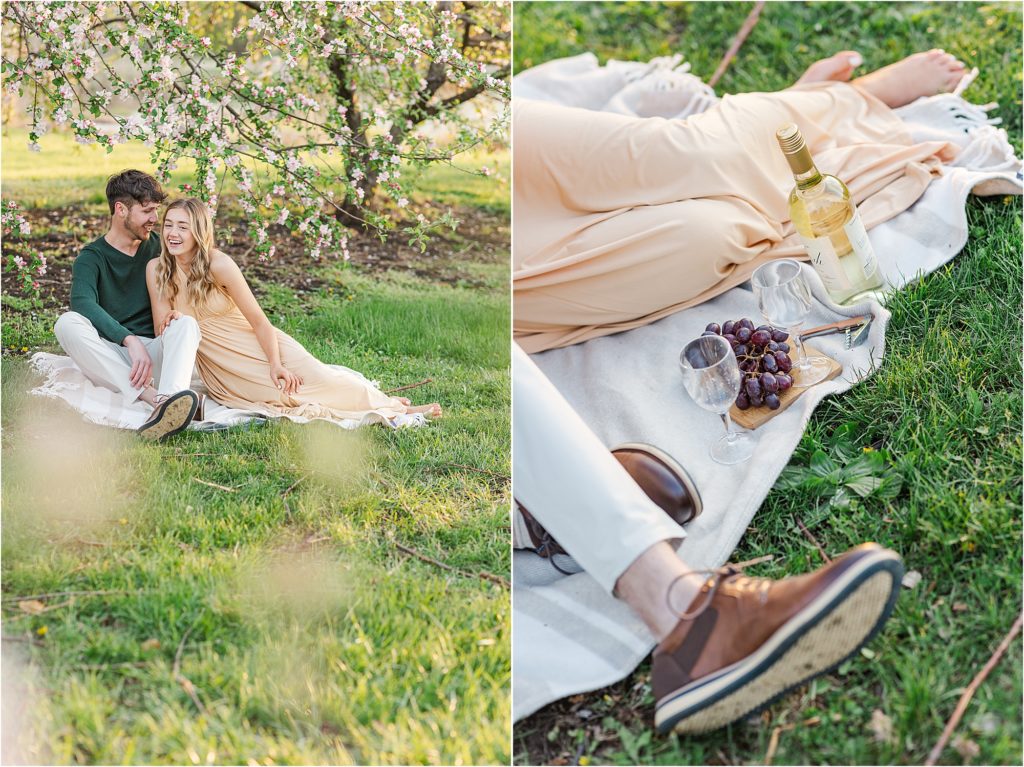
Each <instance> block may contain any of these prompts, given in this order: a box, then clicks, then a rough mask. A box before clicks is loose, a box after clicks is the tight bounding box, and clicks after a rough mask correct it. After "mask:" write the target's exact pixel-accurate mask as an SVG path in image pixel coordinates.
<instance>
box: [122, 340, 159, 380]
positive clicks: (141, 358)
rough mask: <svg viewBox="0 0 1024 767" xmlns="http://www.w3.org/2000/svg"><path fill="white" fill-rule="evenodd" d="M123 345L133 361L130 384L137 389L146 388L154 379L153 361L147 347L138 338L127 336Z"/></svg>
mask: <svg viewBox="0 0 1024 767" xmlns="http://www.w3.org/2000/svg"><path fill="white" fill-rule="evenodd" d="M121 345H122V346H124V348H126V349H127V350H128V358H129V359H130V360H131V361H132V370H131V373H129V374H128V381H129V383H131V385H132V386H134V387H135V388H136V389H141V388H143V387H145V386H146V385H147V384H148V383H149V379H150V378H152V377H153V360H151V359H150V358H149V352H147V351H146V345H145V344H144V343H142V341H140V340H139V338H138V336H125V339H124V341H122V342H121Z"/></svg>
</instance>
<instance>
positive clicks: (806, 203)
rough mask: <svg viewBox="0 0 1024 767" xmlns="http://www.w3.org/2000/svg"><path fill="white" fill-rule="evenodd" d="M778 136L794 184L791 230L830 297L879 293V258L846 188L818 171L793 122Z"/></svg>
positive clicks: (845, 298) (841, 298) (849, 298)
mask: <svg viewBox="0 0 1024 767" xmlns="http://www.w3.org/2000/svg"><path fill="white" fill-rule="evenodd" d="M775 137H776V138H777V139H778V140H779V146H781V147H782V152H783V154H785V155H786V160H788V161H789V167H790V168H791V169H792V170H793V176H794V178H795V179H796V186H795V187H793V191H792V192H790V195H789V212H790V216H791V218H792V219H793V225H794V226H795V227H796V231H797V233H798V234H799V235H800V239H801V240H803V243H804V246H805V247H806V248H807V252H808V254H809V255H810V257H811V263H812V264H813V265H814V269H815V271H816V272H817V273H818V275H819V276H820V277H821V281H822V282H823V283H825V288H826V289H827V290H828V292H829V295H831V296H832V298H833V299H834V300H835V301H836V303H840V304H841V303H845V302H850V301H853V300H856V299H857V298H858V297H860V296H861V295H862V294H864V293H867V292H869V291H872V290H875V289H876V288H880V287H881V286H882V275H881V273H880V272H879V270H878V259H877V258H875V251H874V249H873V248H872V247H871V241H870V240H869V239H868V233H867V230H865V229H864V223H863V222H862V221H861V220H860V214H858V213H857V206H856V205H854V203H853V200H851V199H850V190H849V189H847V188H846V184H844V183H843V182H842V181H840V180H839V179H838V178H836V177H835V176H830V175H828V174H827V173H821V172H820V171H819V170H818V169H817V168H816V167H815V166H814V160H812V159H811V153H810V150H808V148H807V144H806V143H804V137H803V134H802V133H800V129H799V128H798V127H797V126H796V125H794V124H793V123H787V124H786V125H783V126H782V127H781V128H779V129H778V131H776V133H775Z"/></svg>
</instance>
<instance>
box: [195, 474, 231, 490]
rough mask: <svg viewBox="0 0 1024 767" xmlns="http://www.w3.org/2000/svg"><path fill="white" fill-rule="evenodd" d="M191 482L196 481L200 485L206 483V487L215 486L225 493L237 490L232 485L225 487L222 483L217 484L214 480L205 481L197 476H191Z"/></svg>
mask: <svg viewBox="0 0 1024 767" xmlns="http://www.w3.org/2000/svg"><path fill="white" fill-rule="evenodd" d="M192 481H193V482H198V483H199V484H200V485H206V486H207V487H215V488H217V489H218V490H223V491H224V492H226V493H237V492H238V490H237V489H235V488H233V487H225V486H224V485H218V484H217V483H216V482H207V481H206V480H205V479H199V477H192Z"/></svg>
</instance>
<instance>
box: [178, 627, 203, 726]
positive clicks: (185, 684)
mask: <svg viewBox="0 0 1024 767" xmlns="http://www.w3.org/2000/svg"><path fill="white" fill-rule="evenodd" d="M195 627H196V624H194V623H193V624H192V625H191V626H189V627H188V631H186V632H185V633H184V635H182V637H181V641H180V642H178V649H177V651H176V652H175V653H174V666H173V667H172V669H171V673H172V674H173V676H174V681H175V682H177V683H178V684H180V685H181V688H182V689H183V690H184V691H185V692H186V693H188V696H189V697H190V698H191V699H192V702H193V703H195V704H196V708H198V709H199V713H201V714H206V706H204V705H203V702H202V701H201V700H199V695H198V694H197V693H196V686H195V685H194V684H192V680H191V679H189V678H188V677H187V676H185V675H184V674H182V673H181V653H182V651H183V650H184V649H185V641H186V640H187V639H188V635H189V634H191V633H192V629H194V628H195Z"/></svg>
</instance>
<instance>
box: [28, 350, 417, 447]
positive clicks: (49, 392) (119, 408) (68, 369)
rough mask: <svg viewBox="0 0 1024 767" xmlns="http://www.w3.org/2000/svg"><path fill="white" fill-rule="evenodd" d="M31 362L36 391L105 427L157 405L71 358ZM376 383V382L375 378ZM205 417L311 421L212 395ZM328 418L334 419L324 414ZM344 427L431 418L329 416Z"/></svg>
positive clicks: (196, 382)
mask: <svg viewBox="0 0 1024 767" xmlns="http://www.w3.org/2000/svg"><path fill="white" fill-rule="evenodd" d="M29 364H30V365H31V366H32V369H33V370H35V371H36V372H37V373H39V374H40V375H42V376H43V382H42V383H41V384H39V386H37V387H35V388H34V389H32V390H31V392H30V393H32V394H36V395H39V396H41V397H50V398H52V399H59V400H63V401H64V402H66V403H67V404H68V405H70V406H71V407H72V408H73V409H75V410H77V411H78V412H79V413H81V414H82V417H84V418H85V419H86V420H87V421H91V422H92V423H95V424H100V425H101V426H113V427H116V428H118V429H133V430H134V429H138V428H139V427H140V426H142V424H143V423H145V421H146V419H147V418H148V417H149V414H150V412H151V411H152V408H151V407H150V406H149V405H147V404H146V403H145V402H142V401H141V400H136V401H135V402H133V403H129V402H126V401H125V397H124V395H122V394H121V393H120V392H115V391H112V390H110V389H106V388H104V387H102V386H96V385H95V384H94V383H93V382H92V381H90V380H89V379H88V378H86V377H85V376H84V375H83V374H82V371H81V370H79V369H78V366H77V365H75V363H74V361H72V359H71V358H70V357H65V356H62V355H59V354H49V353H48V352H36V353H35V354H33V355H32V358H31V360H30V361H29ZM329 367H332V368H335V369H336V370H342V371H347V372H349V373H353V374H355V375H357V376H359V377H360V378H362V379H363V380H364V381H365V380H367V379H366V377H365V376H364V375H363V374H362V373H359V372H357V371H355V370H349V368H346V367H343V366H341V365H330V366H329ZM372 383H373V384H374V385H375V386H376V385H377V384H376V382H372ZM192 388H193V389H194V390H195V391H197V392H200V393H202V394H207V390H206V387H205V386H204V385H203V382H202V381H201V380H200V379H199V378H198V377H193V379H192ZM205 411H206V412H205V419H204V420H203V421H197V422H195V423H192V424H190V425H189V427H188V428H190V429H194V430H197V431H216V430H220V429H227V428H230V427H232V426H238V425H241V424H245V423H249V422H252V421H262V420H265V419H267V418H287V419H288V420H289V421H295V422H296V423H309V421H310V420H312V419H309V418H300V417H298V416H282V415H274V414H272V413H270V412H263V411H260V410H237V409H234V408H229V407H225V406H224V405H221V404H219V403H217V402H214V401H213V400H212V399H207V400H206V407H205ZM320 420H328V419H320ZM328 422H329V423H333V424H335V425H337V426H340V427H341V428H343V429H357V428H359V427H360V426H365V425H367V424H371V423H380V424H383V425H385V426H391V427H393V428H396V429H397V428H405V427H409V426H422V425H423V424H425V423H426V418H425V417H424V415H423V414H422V413H414V414H411V415H399V416H396V417H395V418H393V419H391V420H388V419H386V418H383V417H381V416H378V415H375V414H372V413H371V414H369V415H367V416H366V417H365V418H363V419H362V420H358V421H357V420H355V419H346V420H340V421H334V420H329V421H328Z"/></svg>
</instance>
